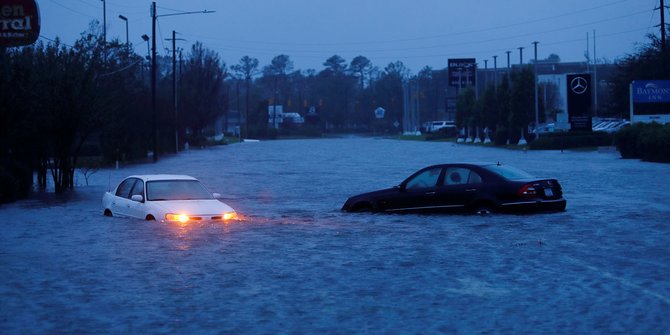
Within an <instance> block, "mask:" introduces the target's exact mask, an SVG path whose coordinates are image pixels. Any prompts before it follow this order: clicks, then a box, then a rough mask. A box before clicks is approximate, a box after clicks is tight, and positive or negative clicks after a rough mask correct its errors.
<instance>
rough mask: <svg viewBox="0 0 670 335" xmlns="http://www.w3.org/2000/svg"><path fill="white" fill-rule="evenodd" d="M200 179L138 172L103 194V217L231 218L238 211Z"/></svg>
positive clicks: (215, 219) (161, 219) (188, 219)
mask: <svg viewBox="0 0 670 335" xmlns="http://www.w3.org/2000/svg"><path fill="white" fill-rule="evenodd" d="M220 197H221V195H220V194H218V193H213V194H212V193H210V192H209V191H208V190H207V189H206V188H205V186H203V185H202V183H200V181H199V180H197V179H195V178H193V177H191V176H185V175H137V176H130V177H127V178H126V179H124V180H123V181H122V182H121V183H120V184H119V185H118V186H117V187H116V188H115V189H114V191H110V192H105V194H104V195H103V197H102V208H103V213H104V215H106V216H126V217H133V218H139V219H145V220H157V221H176V222H183V223H185V222H189V221H230V220H236V219H237V213H236V212H235V210H234V209H232V208H231V207H230V206H228V205H226V204H225V203H223V202H221V201H219V200H218V198H220Z"/></svg>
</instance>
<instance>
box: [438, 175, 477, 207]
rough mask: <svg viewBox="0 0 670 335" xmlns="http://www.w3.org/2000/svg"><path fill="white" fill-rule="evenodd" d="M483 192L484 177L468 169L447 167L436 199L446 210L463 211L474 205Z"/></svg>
mask: <svg viewBox="0 0 670 335" xmlns="http://www.w3.org/2000/svg"><path fill="white" fill-rule="evenodd" d="M481 192H482V177H481V176H480V175H479V174H478V173H477V172H476V171H474V170H472V169H470V168H468V167H459V166H453V167H447V168H446V169H445V173H444V178H443V179H442V185H440V187H438V190H437V194H436V198H437V199H438V200H437V202H438V203H439V205H440V206H441V207H442V208H443V209H445V210H461V209H465V208H466V207H467V206H468V205H470V204H472V203H473V202H474V201H475V200H476V199H478V198H479V197H480V193H481Z"/></svg>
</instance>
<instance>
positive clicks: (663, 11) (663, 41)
mask: <svg viewBox="0 0 670 335" xmlns="http://www.w3.org/2000/svg"><path fill="white" fill-rule="evenodd" d="M660 1H661V5H660V6H659V7H658V8H657V9H659V10H660V11H661V51H662V52H665V29H666V28H665V8H666V7H665V4H664V3H663V0H660Z"/></svg>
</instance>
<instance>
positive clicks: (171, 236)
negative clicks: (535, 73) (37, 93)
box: [0, 138, 670, 334]
mask: <svg viewBox="0 0 670 335" xmlns="http://www.w3.org/2000/svg"><path fill="white" fill-rule="evenodd" d="M452 161H477V162H481V161H489V162H498V161H500V162H502V163H504V164H509V165H513V166H517V167H520V168H523V169H525V170H526V171H528V172H530V173H532V174H535V175H538V176H546V177H555V178H557V179H558V180H560V182H561V183H562V185H563V189H564V196H565V198H566V199H567V200H568V208H567V211H566V212H564V213H554V214H538V215H490V216H468V215H387V214H358V213H357V214H350V213H343V212H340V207H341V206H342V204H343V203H344V201H345V200H346V198H347V197H349V196H351V195H354V194H358V193H361V192H366V191H371V190H375V189H379V188H384V187H389V186H393V185H396V184H397V183H399V182H400V181H402V180H403V179H404V178H405V177H406V176H408V175H409V174H411V173H412V172H414V171H416V170H418V169H419V168H421V167H424V166H426V165H429V164H435V163H443V162H452ZM146 173H179V174H190V175H193V176H195V177H197V178H199V179H200V180H201V181H203V183H204V184H205V185H206V186H208V187H209V188H210V189H211V191H213V192H219V193H222V194H223V195H224V199H223V201H224V202H226V203H228V204H230V205H231V206H232V207H233V208H236V209H237V210H238V211H239V212H240V213H242V214H243V217H244V220H243V221H242V222H238V223H232V224H219V223H207V224H195V225H186V226H180V225H177V224H165V223H157V222H147V221H141V220H131V219H123V218H115V217H113V218H109V217H104V216H102V209H101V205H100V200H101V197H102V194H103V192H104V191H106V190H107V189H108V188H109V187H110V186H109V185H111V187H114V185H115V184H116V183H118V182H119V181H120V180H121V179H122V178H124V177H125V176H127V175H131V174H146ZM78 183H79V184H81V185H82V186H81V187H79V188H77V190H76V192H74V193H73V194H70V195H69V196H68V197H66V198H64V199H58V198H54V197H53V196H48V195H43V196H36V197H35V198H34V199H31V200H25V201H21V202H18V203H14V204H9V205H3V206H2V207H0V218H1V219H0V230H1V232H2V233H1V234H0V300H1V301H0V329H2V332H3V333H7V334H15V333H180V334H189V333H191V334H192V333H205V334H206V333H212V334H221V333H224V334H226V333H228V334H240V333H252V334H259V333H260V334H276V333H290V334H302V333H328V334H352V333H364V334H379V333H382V334H389V333H425V334H433V333H448V334H451V333H461V334H472V333H535V334H541V333H549V334H586V333H589V334H591V333H601V334H613V333H626V334H630V333H636V334H664V333H665V334H667V333H670V223H669V219H668V218H669V217H670V201H668V190H669V189H670V187H669V186H670V165H667V164H655V163H646V162H640V161H637V160H623V159H620V158H619V156H618V154H616V153H598V152H574V151H566V152H560V151H541V152H537V151H528V152H524V151H520V150H519V151H516V150H505V149H496V148H484V147H475V146H468V145H457V144H454V143H436V142H413V141H398V140H390V139H374V138H342V139H316V140H289V141H283V140H282V141H262V142H258V143H240V144H235V145H229V146H223V147H216V148H210V149H204V150H193V151H191V152H187V153H180V154H179V155H176V156H171V157H163V158H162V159H161V161H160V162H158V163H156V164H146V165H133V166H123V167H121V169H119V170H100V171H98V172H96V173H95V174H93V175H91V176H90V178H89V186H86V185H85V180H84V178H83V176H80V177H79V178H78Z"/></svg>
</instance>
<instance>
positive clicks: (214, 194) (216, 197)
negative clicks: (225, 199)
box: [212, 193, 221, 199]
mask: <svg viewBox="0 0 670 335" xmlns="http://www.w3.org/2000/svg"><path fill="white" fill-rule="evenodd" d="M212 196H213V197H214V199H221V193H212Z"/></svg>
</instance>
